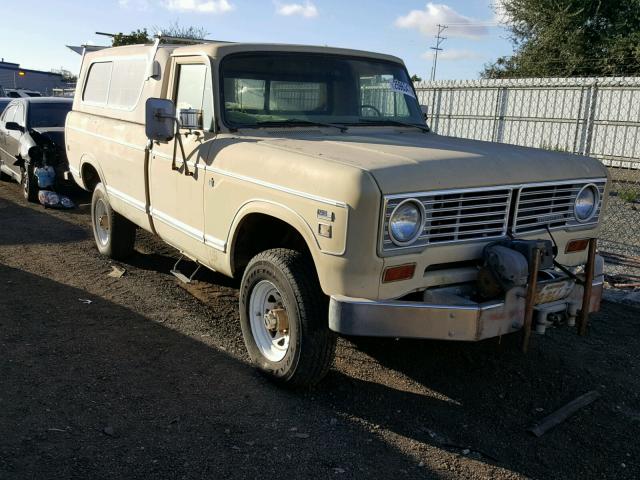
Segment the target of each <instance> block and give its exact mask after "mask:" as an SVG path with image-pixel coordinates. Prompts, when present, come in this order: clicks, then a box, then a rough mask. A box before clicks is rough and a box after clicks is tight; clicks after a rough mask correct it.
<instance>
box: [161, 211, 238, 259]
mask: <svg viewBox="0 0 640 480" xmlns="http://www.w3.org/2000/svg"><path fill="white" fill-rule="evenodd" d="M150 213H151V216H152V217H153V218H154V219H155V220H159V221H160V222H162V223H164V224H165V225H167V226H169V227H173V228H175V229H176V230H178V231H179V232H181V233H183V234H185V235H187V236H189V237H191V238H193V239H194V240H199V241H200V242H202V243H204V244H205V245H207V246H208V247H211V248H215V249H216V250H219V251H221V252H223V253H224V252H226V250H227V242H225V241H224V240H220V239H218V238H215V237H213V236H211V235H205V234H204V232H202V231H201V230H198V229H197V228H194V227H192V226H190V225H187V224H186V223H183V222H181V221H180V220H177V219H175V218H174V217H172V216H171V215H167V214H166V213H164V212H163V211H161V210H158V209H157V208H153V207H152V208H151V209H150Z"/></svg>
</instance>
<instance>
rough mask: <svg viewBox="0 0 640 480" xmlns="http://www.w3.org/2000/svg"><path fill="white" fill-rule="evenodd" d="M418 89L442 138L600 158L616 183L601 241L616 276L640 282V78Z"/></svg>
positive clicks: (475, 83) (525, 81)
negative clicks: (618, 274) (475, 140)
mask: <svg viewBox="0 0 640 480" xmlns="http://www.w3.org/2000/svg"><path fill="white" fill-rule="evenodd" d="M416 90H417V92H418V97H419V99H420V103H421V104H423V105H427V106H428V112H429V113H428V122H429V125H430V126H431V128H432V129H433V131H434V132H436V133H438V134H440V135H447V136H453V137H463V138H473V139H478V140H486V141H492V142H502V143H510V144H515V145H523V146H529V147H536V148H544V149H548V150H556V151H563V152H571V153H576V154H581V155H589V156H592V157H595V158H598V159H600V160H601V161H602V162H603V163H604V164H605V165H607V167H608V168H609V171H610V173H611V178H612V185H611V189H610V194H609V198H608V201H609V206H608V209H607V212H606V215H605V219H604V227H603V241H602V243H601V245H602V249H603V250H604V251H605V254H606V255H607V257H608V258H607V260H608V263H609V265H610V267H609V271H610V272H611V273H612V274H616V273H624V274H625V277H626V278H627V279H628V278H630V277H631V278H633V279H635V280H640V261H638V256H639V255H640V78H636V77H634V78H563V79H548V78H531V79H513V80H476V81H437V82H425V83H420V84H417V85H416ZM632 264H635V268H629V266H630V265H632ZM618 267H619V268H618Z"/></svg>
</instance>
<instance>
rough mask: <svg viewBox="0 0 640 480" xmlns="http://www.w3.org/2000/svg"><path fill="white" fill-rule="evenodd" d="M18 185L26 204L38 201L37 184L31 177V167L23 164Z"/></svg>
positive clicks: (32, 176)
mask: <svg viewBox="0 0 640 480" xmlns="http://www.w3.org/2000/svg"><path fill="white" fill-rule="evenodd" d="M20 171H21V173H22V175H21V176H20V185H21V186H22V196H23V197H24V199H25V200H26V201H27V202H37V201H38V191H39V189H38V182H37V181H36V179H35V177H34V175H33V167H32V166H31V165H30V164H28V163H27V164H25V166H24V168H22V169H21V170H20Z"/></svg>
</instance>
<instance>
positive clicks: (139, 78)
mask: <svg viewBox="0 0 640 480" xmlns="http://www.w3.org/2000/svg"><path fill="white" fill-rule="evenodd" d="M146 69H147V59H146V58H122V59H117V60H113V61H108V62H107V61H105V62H96V63H93V64H92V65H91V66H90V67H89V73H88V75H87V81H86V83H85V87H84V92H83V94H82V101H83V102H85V103H87V104H90V105H98V106H103V107H105V106H106V107H109V108H115V109H120V110H132V109H133V108H135V106H136V105H137V104H138V100H139V98H140V94H141V92H142V86H143V84H144V80H145V73H146Z"/></svg>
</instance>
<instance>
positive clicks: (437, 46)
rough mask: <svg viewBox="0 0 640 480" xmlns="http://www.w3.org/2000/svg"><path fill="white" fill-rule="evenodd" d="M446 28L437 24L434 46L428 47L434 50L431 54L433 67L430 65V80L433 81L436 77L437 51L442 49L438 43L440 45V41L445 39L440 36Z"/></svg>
mask: <svg viewBox="0 0 640 480" xmlns="http://www.w3.org/2000/svg"><path fill="white" fill-rule="evenodd" d="M447 28H449V27H448V26H447V25H440V24H438V35H436V46H435V47H430V48H431V50H433V51H434V52H435V53H434V55H433V67H431V81H434V80H435V79H436V69H437V68H438V52H441V51H442V48H440V45H442V42H444V41H445V40H446V39H447V37H443V36H442V32H444V31H445V30H446V29H447Z"/></svg>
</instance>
